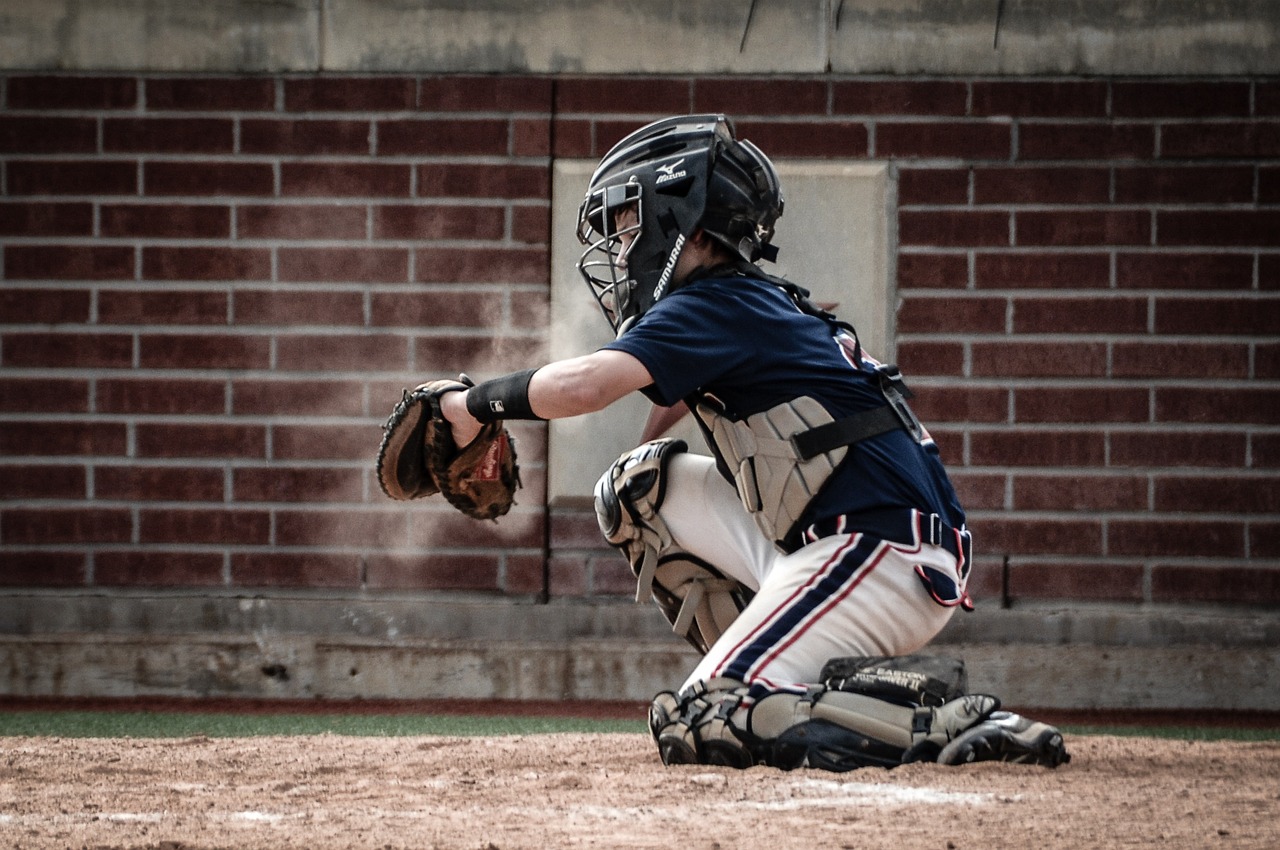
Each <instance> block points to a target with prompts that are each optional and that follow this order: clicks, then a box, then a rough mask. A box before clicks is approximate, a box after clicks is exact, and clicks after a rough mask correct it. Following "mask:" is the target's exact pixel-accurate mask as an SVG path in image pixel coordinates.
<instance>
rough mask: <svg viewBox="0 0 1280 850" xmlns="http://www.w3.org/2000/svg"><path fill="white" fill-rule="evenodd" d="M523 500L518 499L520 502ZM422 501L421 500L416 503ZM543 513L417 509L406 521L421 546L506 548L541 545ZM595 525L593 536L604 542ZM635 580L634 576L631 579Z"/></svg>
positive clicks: (412, 537) (411, 541) (413, 541)
mask: <svg viewBox="0 0 1280 850" xmlns="http://www.w3.org/2000/svg"><path fill="white" fill-rule="evenodd" d="M523 502H524V500H523V499H521V503H522V504H523ZM419 504H422V503H419ZM437 504H438V503H437ZM542 520H543V517H542V514H541V512H540V511H524V510H520V509H517V510H514V511H512V512H511V513H509V514H507V515H506V516H504V517H502V518H501V519H499V520H497V521H496V522H476V521H474V520H472V519H470V518H469V517H466V516H463V515H462V514H460V513H458V512H457V511H453V510H448V509H442V510H439V511H432V512H431V513H424V512H416V513H415V517H414V519H413V521H411V522H410V523H409V545H410V546H413V547H417V548H422V549H431V548H434V547H438V546H439V545H440V541H441V540H447V541H449V547H450V548H451V549H452V548H459V549H494V548H497V547H499V546H502V547H506V548H523V549H532V548H537V549H541V548H542V544H543V528H542V526H543V522H542ZM598 528H599V526H598V525H597V530H596V532H595V540H596V541H598V542H599V543H603V542H604V538H602V537H601V536H600V532H599V530H598ZM633 584H634V579H633Z"/></svg>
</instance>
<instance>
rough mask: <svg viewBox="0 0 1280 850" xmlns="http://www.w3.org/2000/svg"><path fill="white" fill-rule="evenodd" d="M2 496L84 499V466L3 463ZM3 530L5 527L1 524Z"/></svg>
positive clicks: (85, 485) (1, 532) (13, 498)
mask: <svg viewBox="0 0 1280 850" xmlns="http://www.w3.org/2000/svg"><path fill="white" fill-rule="evenodd" d="M0 472H2V473H3V474H0V499H8V500H15V499H16V500H31V499H84V498H87V496H88V491H87V474H86V472H85V468H84V467H83V466H65V465H61V464H56V465H55V464H45V463H42V464H38V465H37V464H29V465H28V464H21V465H19V464H5V465H4V466H0ZM0 534H3V529H2V528H0Z"/></svg>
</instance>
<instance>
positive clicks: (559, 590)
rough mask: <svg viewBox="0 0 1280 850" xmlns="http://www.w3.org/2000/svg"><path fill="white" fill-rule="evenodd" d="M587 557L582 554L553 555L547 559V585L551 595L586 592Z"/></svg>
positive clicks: (557, 596)
mask: <svg viewBox="0 0 1280 850" xmlns="http://www.w3.org/2000/svg"><path fill="white" fill-rule="evenodd" d="M587 561H588V559H587V558H586V557H584V556H582V555H576V554H575V555H561V554H556V555H553V556H552V557H551V558H549V559H548V561H547V587H548V590H549V591H550V593H551V596H552V597H555V598H564V597H579V596H585V595H586V594H587V571H588V569H589V567H588V563H587Z"/></svg>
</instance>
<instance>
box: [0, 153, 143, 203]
mask: <svg viewBox="0 0 1280 850" xmlns="http://www.w3.org/2000/svg"><path fill="white" fill-rule="evenodd" d="M5 169H6V172H7V174H8V186H9V194H10V195H14V196H17V195H85V196H91V195H133V194H136V193H137V191H138V166H137V164H136V163H133V162H124V161H121V160H111V159H103V160H88V161H81V160H47V161H39V162H34V161H27V160H10V161H9V162H8V163H7V164H6V166H5Z"/></svg>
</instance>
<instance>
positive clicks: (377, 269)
mask: <svg viewBox="0 0 1280 850" xmlns="http://www.w3.org/2000/svg"><path fill="white" fill-rule="evenodd" d="M277 257H278V261H279V279H280V280H284V281H290V280H300V281H324V282H328V283H348V282H353V281H354V282H362V283H363V282H386V283H406V282H408V280H409V252H408V251H407V250H406V249H404V248H281V249H279V251H278V253H277Z"/></svg>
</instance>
